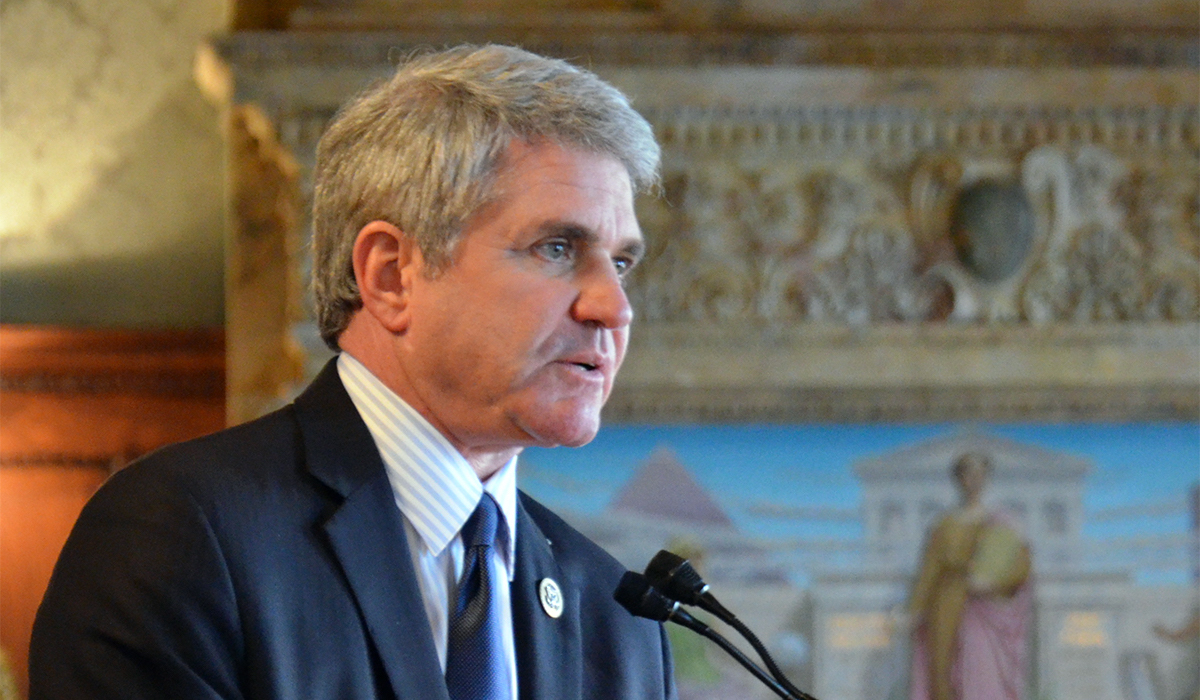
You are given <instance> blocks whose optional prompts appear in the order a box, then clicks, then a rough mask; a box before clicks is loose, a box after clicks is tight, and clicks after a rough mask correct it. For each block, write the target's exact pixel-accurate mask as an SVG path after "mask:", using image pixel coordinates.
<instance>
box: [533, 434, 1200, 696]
mask: <svg viewBox="0 0 1200 700" xmlns="http://www.w3.org/2000/svg"><path fill="white" fill-rule="evenodd" d="M964 456H966V458H967V460H968V461H970V460H976V461H978V462H981V463H983V465H984V466H983V467H981V468H979V469H976V468H975V467H974V466H968V467H966V468H964V467H963V465H962V462H963V459H964ZM522 460H523V461H522V467H521V469H522V474H521V479H522V483H523V487H524V488H525V490H527V491H529V492H530V493H531V494H533V495H534V496H536V497H538V498H540V499H541V500H543V501H544V502H546V503H547V504H548V505H550V506H551V507H553V508H555V509H556V510H558V511H559V512H560V513H563V514H564V515H565V516H566V517H567V518H568V520H570V521H572V522H573V524H575V525H576V526H577V527H579V528H580V529H581V530H582V531H584V532H585V533H587V534H588V535H589V536H591V537H592V538H593V539H595V540H596V541H598V542H600V543H601V544H602V545H603V546H605V547H606V548H607V549H608V550H609V551H610V552H612V553H613V554H614V556H616V557H617V558H618V559H620V560H621V561H622V562H623V563H624V564H625V565H626V566H628V567H630V568H631V569H636V570H641V569H642V568H644V566H645V564H646V562H647V561H648V560H649V559H650V557H652V556H653V555H654V553H655V552H657V551H658V550H659V549H661V548H667V549H671V550H672V551H675V552H677V553H679V554H681V555H682V556H685V557H687V558H689V559H690V560H691V561H692V562H693V563H694V564H695V565H696V567H697V568H698V569H699V570H700V572H701V573H702V574H703V575H704V577H705V579H706V580H707V581H708V582H709V583H710V584H711V585H712V588H713V591H714V593H716V595H717V597H718V598H719V599H720V600H721V601H722V602H723V603H724V604H725V605H726V606H727V607H728V608H730V609H731V610H733V611H734V612H735V613H736V614H737V615H738V616H739V618H741V619H742V620H743V621H744V622H746V623H747V624H749V625H750V627H751V628H753V629H754V630H755V631H756V633H757V634H758V636H759V637H760V638H762V639H763V641H764V642H766V644H767V646H768V647H769V648H770V649H771V650H772V652H773V654H774V655H775V657H776V659H777V661H778V662H779V663H780V665H781V666H782V667H783V668H784V669H785V670H786V672H787V673H788V675H789V677H790V678H791V679H792V680H793V681H794V682H795V683H796V684H797V685H799V686H800V687H801V688H804V689H806V690H807V691H809V692H811V693H813V694H814V695H816V696H817V697H818V698H822V700H829V699H831V698H836V699H837V700H893V699H904V700H926V699H932V700H940V698H971V697H979V698H988V699H989V700H990V699H992V698H995V699H996V700H1000V699H1001V698H1005V699H1007V698H1012V700H1026V699H1028V700H1075V699H1079V700H1083V699H1084V698H1087V699H1088V700H1109V699H1111V700H1194V699H1195V698H1196V694H1197V687H1198V686H1197V674H1198V671H1197V660H1198V659H1200V648H1198V646H1197V644H1198V641H1197V639H1198V629H1197V628H1198V627H1200V621H1198V618H1197V610H1200V603H1198V590H1197V581H1198V580H1200V529H1198V526H1197V519H1198V517H1200V514H1198V513H1197V510H1198V509H1200V505H1198V504H1197V498H1200V496H1198V495H1197V494H1198V490H1200V487H1198V486H1197V484H1198V482H1200V426H1197V425H1195V424H1191V423H1157V424H1146V423H1139V424H1119V425H1118V424H1107V425H1100V424H1086V425H1050V424H1037V425H1032V424H1031V425H986V426H980V425H973V426H967V425H922V426H915V425H905V426H901V425H892V426H888V425H882V426H881V425H824V426H816V425H791V426H784V425H779V426H768V425H750V426H696V425H689V426H615V427H607V428H605V429H604V430H602V431H601V434H600V436H599V437H598V438H597V439H596V440H595V441H594V442H593V443H592V444H591V445H589V446H587V447H584V448H581V449H578V450H565V449H555V450H529V451H527V452H526V454H525V455H524V456H523V458H522ZM956 464H958V465H959V466H958V467H957V468H956V466H955V465H956ZM976 472H978V474H976ZM967 482H970V483H967ZM968 487H969V488H968ZM936 562H941V564H939V565H945V566H949V567H950V568H954V567H958V568H957V569H955V570H957V571H961V572H963V575H962V576H959V577H958V578H955V576H953V575H951V574H948V573H947V570H943V571H941V572H940V573H939V572H938V570H937V566H935V563H936ZM948 582H949V583H948ZM716 626H717V628H718V629H721V630H722V631H724V632H726V633H727V634H728V635H729V636H731V637H733V636H735V635H734V634H733V632H731V631H729V630H727V629H725V628H723V627H721V626H720V625H719V624H717V625H716ZM671 634H672V639H673V641H674V645H675V654H676V661H677V675H678V678H679V680H680V683H681V691H682V692H681V698H682V700H718V699H720V700H742V699H751V698H771V697H775V696H774V695H772V694H771V693H770V692H769V691H767V690H765V689H762V688H761V687H759V686H758V685H757V682H756V681H754V680H753V679H752V678H751V677H750V676H749V675H748V674H747V673H745V672H744V671H743V670H742V669H741V668H740V667H737V666H736V665H735V664H734V663H733V662H732V661H730V660H729V659H728V658H727V657H725V656H724V655H723V654H722V653H721V652H720V651H719V650H718V649H716V648H715V647H713V646H712V645H711V644H710V643H709V642H708V641H707V640H704V639H702V638H699V637H696V636H694V635H692V634H691V633H690V632H688V631H687V630H685V629H682V628H673V629H672V630H671ZM964 679H969V680H964ZM964 684H966V685H964ZM968 686H970V687H968ZM972 693H973V695H972Z"/></svg>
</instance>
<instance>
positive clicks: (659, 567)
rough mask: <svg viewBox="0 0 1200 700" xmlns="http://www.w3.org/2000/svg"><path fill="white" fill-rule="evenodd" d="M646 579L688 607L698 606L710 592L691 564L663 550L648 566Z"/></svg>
mask: <svg viewBox="0 0 1200 700" xmlns="http://www.w3.org/2000/svg"><path fill="white" fill-rule="evenodd" d="M646 578H647V579H649V580H650V584H651V585H652V586H654V587H655V588H657V589H658V590H660V591H662V592H663V593H664V594H666V595H668V596H670V597H672V598H674V599H676V600H678V601H679V602H681V603H684V604H687V605H698V604H700V602H701V598H700V597H701V596H702V595H704V593H705V592H707V591H708V585H707V584H705V583H704V579H702V578H701V577H700V574H699V573H697V572H696V569H695V568H693V567H692V564H691V562H689V561H688V560H687V559H684V558H683V557H681V556H679V555H678V554H675V553H673V552H668V551H667V550H665V549H663V550H660V551H659V552H658V554H655V555H654V558H653V559H651V560H650V563H649V564H647V565H646Z"/></svg>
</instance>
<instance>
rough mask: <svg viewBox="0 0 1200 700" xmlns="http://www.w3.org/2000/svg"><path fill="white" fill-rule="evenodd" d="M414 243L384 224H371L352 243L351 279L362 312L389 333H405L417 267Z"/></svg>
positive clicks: (397, 229)
mask: <svg viewBox="0 0 1200 700" xmlns="http://www.w3.org/2000/svg"><path fill="white" fill-rule="evenodd" d="M421 263H422V259H421V252H420V250H419V249H418V248H417V245H416V242H414V241H413V239H412V238H411V237H410V236H408V235H406V234H405V233H404V232H403V231H401V230H400V229H399V228H397V227H396V226H394V225H392V224H389V223H388V222H386V221H372V222H370V223H369V224H367V225H366V226H363V227H362V229H360V230H359V232H358V237H357V238H355V239H354V279H355V281H357V282H358V292H359V295H360V296H362V303H363V310H364V311H366V312H367V313H369V314H371V315H372V316H373V317H375V319H376V320H377V321H378V322H379V324H380V325H382V326H383V327H384V328H386V329H387V330H389V331H391V332H392V333H403V332H404V331H405V330H407V329H408V323H409V313H408V301H409V295H410V294H411V292H412V281H413V278H414V277H415V275H416V274H417V273H418V271H419V268H420V266H421Z"/></svg>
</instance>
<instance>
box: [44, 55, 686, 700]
mask: <svg viewBox="0 0 1200 700" xmlns="http://www.w3.org/2000/svg"><path fill="white" fill-rule="evenodd" d="M658 157H659V153H658V147H657V145H656V144H655V142H654V139H653V135H652V132H651V130H650V127H649V126H648V125H647V124H646V122H645V121H644V120H643V119H642V118H641V117H640V116H638V115H637V114H636V113H635V112H634V111H633V110H632V109H631V108H630V107H629V105H628V102H627V101H626V100H625V98H624V97H623V96H622V95H621V94H620V93H619V92H617V91H616V90H615V89H614V88H612V87H611V86H609V85H607V84H606V83H604V82H603V81H601V80H599V79H598V78H597V77H596V76H594V75H592V74H590V73H587V72H585V71H580V70H578V69H575V68H573V67H571V66H569V65H567V64H565V63H562V62H560V61H554V60H550V59H545V58H542V57H538V56H534V55H532V54H529V53H526V52H523V51H519V50H517V49H512V48H505V47H495V46H491V47H484V48H479V49H475V48H471V47H463V48H458V49H453V50H450V51H447V52H442V53H433V54H426V55H423V56H418V57H416V58H414V59H412V60H410V61H409V62H408V63H406V64H405V65H403V66H401V67H400V69H399V71H398V72H397V73H396V75H395V76H394V77H393V78H392V79H391V80H390V81H389V82H387V83H386V84H384V85H382V86H379V87H376V88H374V89H372V90H370V91H368V92H366V93H364V94H363V95H361V96H360V97H358V98H357V99H356V100H354V101H353V102H352V103H350V104H349V105H348V106H347V107H346V108H345V109H344V110H343V111H342V112H341V113H340V114H339V115H338V117H337V118H336V119H335V120H334V122H333V123H332V124H331V125H330V127H329V129H328V131H327V133H326V134H325V136H324V137H323V138H322V140H321V143H320V146H319V148H318V154H317V166H316V170H315V173H314V176H315V194H314V242H313V258H314V272H313V277H314V282H313V290H314V296H315V298H316V304H317V318H318V322H319V324H320V328H321V332H322V335H323V337H324V338H325V340H326V342H327V343H329V344H330V345H331V346H332V347H333V348H335V349H338V350H340V351H341V354H340V355H339V356H338V358H337V359H336V360H335V361H333V362H331V363H330V364H329V365H327V366H326V368H325V369H324V371H323V372H322V373H321V374H320V375H319V376H318V377H317V379H316V380H315V381H314V382H313V384H312V385H311V386H310V387H309V388H308V389H307V391H306V392H305V393H304V394H302V395H301V396H300V397H299V398H297V399H296V401H295V403H293V404H292V405H290V406H288V407H286V408H284V409H282V410H280V411H278V412H276V413H273V414H271V415H269V416H266V417H264V418H262V419H259V420H257V421H254V422H252V423H249V424H246V425H243V426H239V427H236V428H233V429H230V430H227V431H224V432H221V433H218V434H216V435H213V436H210V437H207V438H202V439H200V440H197V441H193V442H190V443H185V444H183V445H177V446H174V447H171V448H167V449H165V450H162V451H160V452H158V453H155V454H153V455H151V456H149V457H147V458H145V459H144V460H141V462H140V463H138V464H135V465H132V466H130V467H129V468H127V469H126V470H124V471H122V472H121V473H119V474H117V475H116V476H114V478H113V479H112V480H111V481H110V482H109V483H108V484H106V486H105V487H104V488H103V489H101V490H100V492H99V493H98V494H97V495H96V497H95V498H94V499H93V500H92V502H91V503H89V505H88V506H87V508H86V509H85V510H84V513H83V514H82V515H81V517H80V520H79V522H78V524H77V525H76V528H75V531H74V532H73V533H72V535H71V538H70V540H69V541H68V543H67V545H66V547H65V548H64V550H63V554H62V556H61V558H60V560H59V563H58V566H57V568H56V570H55V573H54V577H53V580H52V581H51V584H50V587H49V590H48V591H47V594H46V598H45V600H44V601H43V603H42V607H41V609H40V610H39V614H38V619H37V622H36V625H35V629H34V635H33V644H32V649H31V660H30V675H31V688H32V691H31V692H32V696H33V698H35V699H37V698H55V699H58V698H88V699H90V700H97V699H103V698H121V699H123V700H128V699H131V698H170V699H172V700H190V699H193V698H196V699H199V698H244V699H247V700H249V699H251V698H271V699H276V698H280V699H282V698H289V699H291V698H295V699H296V700H300V699H304V700H315V699H320V698H331V699H332V698H338V699H346V698H399V699H402V700H425V699H430V700H445V699H447V698H450V699H451V700H463V699H464V698H472V700H476V699H477V700H484V699H485V698H486V700H493V698H494V699H496V700H500V699H503V700H518V699H519V700H535V699H538V700H565V699H569V698H588V699H594V700H618V699H624V698H629V699H631V700H642V699H646V700H651V699H653V700H659V699H663V698H672V697H674V684H673V680H672V678H671V666H670V658H669V652H668V649H667V644H666V641H665V637H664V634H663V630H662V628H661V626H659V625H657V624H655V623H652V622H648V621H646V620H640V619H635V618H633V617H632V616H630V615H629V614H628V613H627V612H625V611H624V610H622V609H620V608H619V607H618V606H617V605H616V603H614V602H613V601H612V599H611V595H612V591H613V589H614V588H615V586H616V583H617V581H618V580H619V578H620V575H621V573H623V570H622V568H621V567H620V566H619V565H618V564H617V563H616V562H615V561H614V560H613V559H612V558H611V557H609V556H608V555H606V554H604V553H603V552H602V551H601V550H599V549H598V548H597V547H596V546H595V545H594V544H592V543H591V542H589V541H588V540H586V539H585V538H584V537H583V536H581V535H580V534H579V533H577V532H576V531H574V530H573V529H571V528H570V527H569V526H567V525H566V524H565V523H563V522H562V521H561V520H559V519H558V518H557V517H555V516H554V515H553V514H552V513H550V512H549V511H547V510H546V509H545V508H544V507H542V506H541V505H539V504H538V503H536V502H535V501H533V500H532V499H530V498H528V497H527V496H525V495H523V494H521V495H518V493H517V490H516V486H515V469H516V457H517V454H518V453H519V452H520V451H521V449H522V448H523V447H525V446H527V445H572V446H574V445H582V444H584V443H587V442H588V441H589V440H591V439H592V437H593V436H594V435H595V434H596V431H597V429H598V427H599V421H600V418H599V415H600V409H601V407H602V405H603V403H604V401H605V399H606V398H607V397H608V394H609V391H610V389H611V387H612V381H613V378H614V376H615V374H616V372H617V369H618V367H619V366H620V364H621V360H622V357H623V355H624V352H625V347H626V342H627V337H628V330H629V324H630V321H631V319H632V312H631V310H630V307H629V302H628V300H627V298H626V296H625V293H624V291H623V289H622V280H623V278H624V276H625V275H626V274H627V273H628V271H629V270H630V269H631V268H632V267H633V266H634V265H635V264H636V263H637V260H638V256H639V255H640V254H641V250H642V247H643V243H642V239H641V234H640V231H639V229H638V225H637V222H636V219H635V218H634V212H633V195H634V192H635V191H638V190H641V189H644V188H646V187H649V186H651V185H652V184H653V183H654V182H655V178H656V177H657V168H658ZM481 523H485V524H481ZM479 532H487V533H488V535H487V536H486V537H484V538H483V539H479V538H478V533H479ZM504 583H507V584H508V585H504ZM477 596H478V597H477ZM480 601H482V602H480ZM472 611H474V612H472ZM481 611H482V612H481ZM480 620H482V621H483V622H482V623H480V622H479V621H480ZM477 623H478V624H477ZM472 625H473V626H472ZM481 629H482V630H485V631H487V633H486V634H485V633H483V632H480V631H479V630H481ZM463 630H468V631H467V632H463ZM480 640H482V641H480ZM479 644H484V646H483V647H480V646H478V645H479ZM487 645H491V646H487ZM480 648H483V649H485V650H486V651H485V653H480V652H479V649H480ZM464 650H465V651H464ZM472 674H473V675H472ZM464 677H467V678H468V680H466V681H463V680H462V678H464ZM483 685H489V687H490V690H487V691H486V692H484V691H479V690H478V688H480V687H482V686H483ZM463 687H466V690H462V689H461V688H463Z"/></svg>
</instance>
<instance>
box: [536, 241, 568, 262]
mask: <svg viewBox="0 0 1200 700" xmlns="http://www.w3.org/2000/svg"><path fill="white" fill-rule="evenodd" d="M534 250H535V251H536V252H537V254H538V255H540V256H541V257H543V258H545V259H546V260H551V261H559V260H567V259H569V258H570V257H571V243H570V242H569V241H565V240H563V239H561V238H554V239H551V240H549V241H543V242H541V243H539V244H537V246H535V248H534Z"/></svg>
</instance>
